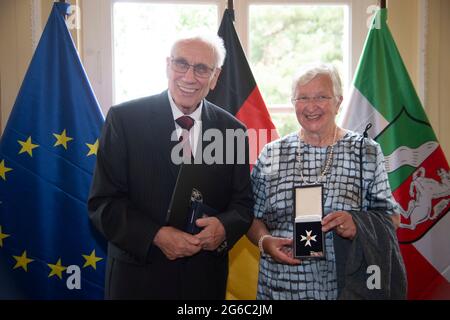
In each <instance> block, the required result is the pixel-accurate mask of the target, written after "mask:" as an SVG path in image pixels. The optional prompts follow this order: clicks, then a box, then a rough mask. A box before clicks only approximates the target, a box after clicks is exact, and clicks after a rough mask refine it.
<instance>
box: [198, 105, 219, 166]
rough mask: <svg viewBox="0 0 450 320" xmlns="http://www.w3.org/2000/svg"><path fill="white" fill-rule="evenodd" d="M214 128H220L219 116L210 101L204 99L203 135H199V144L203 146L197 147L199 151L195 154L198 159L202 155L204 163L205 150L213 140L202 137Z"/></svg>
mask: <svg viewBox="0 0 450 320" xmlns="http://www.w3.org/2000/svg"><path fill="white" fill-rule="evenodd" d="M214 128H218V127H217V116H216V114H215V112H214V109H213V108H212V107H211V104H210V103H209V102H208V101H206V100H203V110H202V134H201V136H199V144H197V146H201V148H199V147H197V151H196V155H195V158H196V159H197V157H200V156H201V157H202V158H200V159H202V163H203V162H204V159H203V156H204V154H203V151H204V150H205V148H206V147H207V146H208V145H209V144H210V143H211V142H212V141H204V140H203V139H202V138H203V137H204V136H205V132H206V131H207V130H208V129H214ZM200 152H201V153H202V154H201V155H200Z"/></svg>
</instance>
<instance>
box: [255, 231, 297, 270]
mask: <svg viewBox="0 0 450 320" xmlns="http://www.w3.org/2000/svg"><path fill="white" fill-rule="evenodd" d="M262 247H263V249H264V252H265V253H267V254H269V255H270V256H271V257H272V259H273V260H275V261H276V262H279V263H284V264H290V265H297V264H300V263H301V260H298V259H295V258H294V257H293V255H292V239H287V238H278V237H272V236H270V237H267V238H265V239H264V240H263V243H262Z"/></svg>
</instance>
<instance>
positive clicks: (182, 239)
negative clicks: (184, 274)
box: [153, 227, 202, 260]
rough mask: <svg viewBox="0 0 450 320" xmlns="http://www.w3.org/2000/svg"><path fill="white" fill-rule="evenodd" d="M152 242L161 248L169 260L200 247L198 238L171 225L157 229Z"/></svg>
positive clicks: (188, 253)
mask: <svg viewBox="0 0 450 320" xmlns="http://www.w3.org/2000/svg"><path fill="white" fill-rule="evenodd" d="M153 243H154V244H155V245H156V246H157V247H158V248H160V249H161V251H162V252H163V253H164V255H165V256H166V257H167V259H169V260H175V259H177V258H182V257H189V256H192V255H194V254H196V253H197V252H199V251H200V250H201V249H202V247H201V245H200V240H199V239H197V238H196V237H194V236H193V235H191V234H189V233H186V232H183V231H180V230H178V229H176V228H173V227H162V228H161V229H159V231H158V232H157V233H156V235H155V238H154V239H153Z"/></svg>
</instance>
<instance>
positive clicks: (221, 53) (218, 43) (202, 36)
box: [170, 32, 227, 68]
mask: <svg viewBox="0 0 450 320" xmlns="http://www.w3.org/2000/svg"><path fill="white" fill-rule="evenodd" d="M186 41H201V42H203V43H205V44H206V45H208V46H209V47H211V49H212V50H213V51H214V55H215V57H216V63H215V67H216V68H220V67H222V66H223V62H224V61H225V55H226V52H227V51H226V49H225V46H224V43H223V39H222V38H221V37H219V36H218V35H217V34H215V33H207V32H189V33H185V34H182V35H181V36H180V37H179V38H177V40H175V42H174V43H173V44H172V48H171V49H170V52H171V54H172V53H173V51H174V49H175V48H176V46H177V45H178V44H179V43H180V42H186Z"/></svg>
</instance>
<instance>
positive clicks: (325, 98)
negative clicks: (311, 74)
mask: <svg viewBox="0 0 450 320" xmlns="http://www.w3.org/2000/svg"><path fill="white" fill-rule="evenodd" d="M333 98H334V97H330V96H317V97H306V96H300V97H298V98H292V99H291V101H292V103H293V104H296V103H300V104H307V103H310V102H311V101H313V102H316V103H318V104H324V103H326V102H328V101H330V100H331V99H333Z"/></svg>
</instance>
